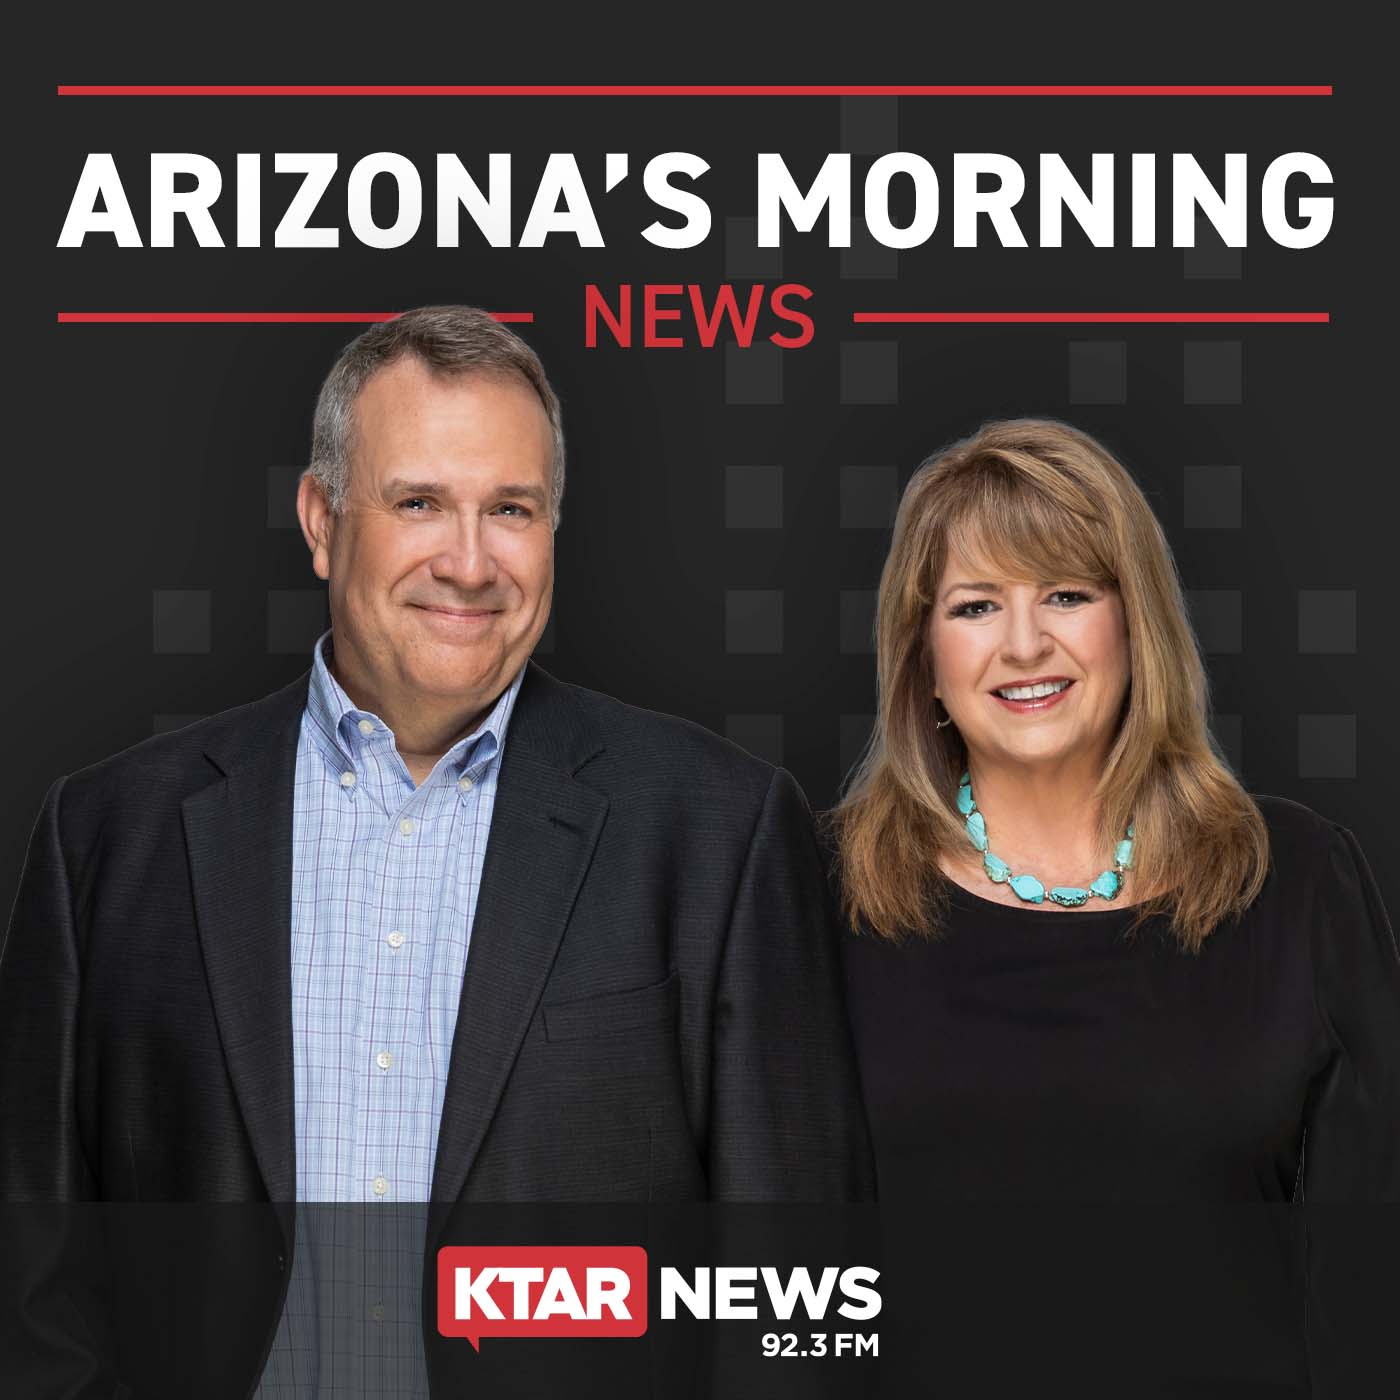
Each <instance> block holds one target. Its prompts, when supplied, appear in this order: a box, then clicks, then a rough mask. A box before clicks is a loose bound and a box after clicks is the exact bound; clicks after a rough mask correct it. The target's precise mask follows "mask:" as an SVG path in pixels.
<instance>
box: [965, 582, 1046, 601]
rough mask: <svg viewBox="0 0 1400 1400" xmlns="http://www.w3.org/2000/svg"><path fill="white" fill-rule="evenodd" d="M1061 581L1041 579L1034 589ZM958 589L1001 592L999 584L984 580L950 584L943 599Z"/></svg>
mask: <svg viewBox="0 0 1400 1400" xmlns="http://www.w3.org/2000/svg"><path fill="white" fill-rule="evenodd" d="M1063 581H1064V580H1063V579H1057V578H1043V579H1041V580H1040V582H1039V583H1037V584H1036V587H1037V588H1048V587H1049V586H1050V585H1051V584H1052V583H1062V582H1063ZM960 588H974V589H976V590H977V591H978V592H979V593H1000V592H1001V591H1002V587H1001V584H999V583H989V582H987V581H986V580H983V581H981V582H974V583H966V582H960V583H950V584H949V585H948V587H947V588H946V589H944V591H943V597H944V598H945V599H946V598H947V597H948V596H949V595H950V594H953V593H956V592H957V591H958V589H960Z"/></svg>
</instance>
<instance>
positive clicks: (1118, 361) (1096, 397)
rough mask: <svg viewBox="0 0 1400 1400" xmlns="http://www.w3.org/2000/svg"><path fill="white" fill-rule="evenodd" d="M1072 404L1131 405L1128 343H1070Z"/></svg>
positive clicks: (1122, 341) (1081, 341) (1076, 341)
mask: <svg viewBox="0 0 1400 1400" xmlns="http://www.w3.org/2000/svg"><path fill="white" fill-rule="evenodd" d="M1069 401H1070V402H1071V403H1126V402H1127V401H1128V342H1127V341H1126V340H1071V341H1070V343H1069Z"/></svg>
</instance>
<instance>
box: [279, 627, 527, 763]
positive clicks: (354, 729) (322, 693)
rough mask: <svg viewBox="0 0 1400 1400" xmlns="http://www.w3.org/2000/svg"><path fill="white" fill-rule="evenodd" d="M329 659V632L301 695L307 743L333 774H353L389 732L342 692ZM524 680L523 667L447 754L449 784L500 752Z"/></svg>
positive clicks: (390, 738)
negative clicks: (309, 741)
mask: <svg viewBox="0 0 1400 1400" xmlns="http://www.w3.org/2000/svg"><path fill="white" fill-rule="evenodd" d="M333 655H334V648H333V645H332V641H331V632H330V631H329V630H328V631H326V632H323V633H322V634H321V635H320V637H318V638H317V639H316V646H315V649H314V654H313V660H312V665H311V681H310V684H309V686H308V687H307V692H306V714H307V717H308V718H309V719H310V721H311V734H312V738H313V740H314V742H315V743H316V746H317V748H318V749H320V751H321V753H322V755H323V756H324V758H325V759H326V761H327V763H329V764H330V765H331V766H332V768H334V769H335V771H336V772H337V773H341V772H347V771H348V772H355V771H358V769H359V767H360V766H361V764H362V763H363V761H364V757H365V754H366V751H367V749H368V748H369V746H371V745H373V744H383V743H386V742H387V743H388V744H389V746H390V747H392V746H393V731H392V730H391V729H390V728H389V726H388V725H387V724H385V723H384V721H383V720H382V719H380V717H379V716H378V715H376V714H375V713H374V712H373V711H372V710H362V709H360V708H359V707H358V706H357V705H356V704H355V702H354V701H353V700H351V699H350V697H349V695H347V694H346V693H345V689H344V687H343V686H342V685H341V684H340V682H339V681H338V680H336V678H335V677H334V676H333V675H332V674H331V669H330V666H329V664H328V658H329V657H332V656H333ZM524 678H525V668H524V667H523V666H522V667H521V668H520V670H519V671H517V672H516V674H515V679H514V680H512V681H511V683H510V684H509V685H508V686H507V687H506V688H505V690H503V691H502V692H501V694H500V695H499V696H498V697H497V699H496V703H495V704H494V705H492V707H491V709H490V710H489V712H488V713H487V715H486V717H485V718H484V719H483V720H482V721H481V723H480V724H478V725H477V726H476V728H475V729H473V730H472V732H471V733H470V734H468V735H466V736H465V737H463V738H461V739H459V740H458V741H457V742H456V743H455V744H453V746H452V747H451V748H450V749H449V750H448V751H447V754H446V758H447V760H448V761H447V763H446V765H444V766H445V767H447V768H448V769H449V770H450V771H451V774H452V777H453V778H454V779H455V778H458V777H461V776H462V775H463V774H469V775H470V776H471V777H472V778H473V779H474V780H475V779H476V778H478V777H479V776H480V771H484V770H485V768H486V767H487V766H488V765H489V764H490V762H491V760H492V759H493V758H495V757H496V756H497V755H498V754H499V753H500V752H501V750H502V749H503V748H504V747H505V741H506V728H507V726H508V725H509V724H510V716H511V712H512V711H513V710H514V709H515V700H516V696H517V695H519V693H520V685H521V682H522V681H523V680H524ZM365 726H368V728H366V727H365Z"/></svg>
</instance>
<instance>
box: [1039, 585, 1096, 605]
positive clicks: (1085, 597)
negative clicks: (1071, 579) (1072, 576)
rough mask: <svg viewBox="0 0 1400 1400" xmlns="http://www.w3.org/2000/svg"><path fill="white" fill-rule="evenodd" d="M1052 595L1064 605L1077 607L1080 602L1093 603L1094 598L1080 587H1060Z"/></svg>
mask: <svg viewBox="0 0 1400 1400" xmlns="http://www.w3.org/2000/svg"><path fill="white" fill-rule="evenodd" d="M1050 597H1051V598H1052V599H1053V598H1058V599H1060V600H1061V606H1062V607H1077V606H1078V605H1079V604H1080V603H1092V602H1093V601H1094V600H1093V598H1092V597H1091V596H1090V595H1089V594H1088V593H1085V592H1083V590H1081V589H1078V588H1058V589H1056V590H1055V592H1053V593H1052V594H1051V595H1050Z"/></svg>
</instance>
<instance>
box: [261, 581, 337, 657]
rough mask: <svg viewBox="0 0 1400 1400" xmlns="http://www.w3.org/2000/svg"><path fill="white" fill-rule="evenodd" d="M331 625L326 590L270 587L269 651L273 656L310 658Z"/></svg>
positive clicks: (268, 593) (268, 606)
mask: <svg viewBox="0 0 1400 1400" xmlns="http://www.w3.org/2000/svg"><path fill="white" fill-rule="evenodd" d="M329 625H330V615H329V613H328V611H327V602H326V590H325V589H324V588H269V589H268V591H267V649H268V652H269V653H270V654H272V655H274V656H292V655H297V656H306V657H308V658H309V657H310V655H311V649H312V647H314V646H315V645H316V638H317V637H319V636H320V635H321V633H322V632H324V631H325V630H326V628H327V627H328V626H329Z"/></svg>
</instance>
